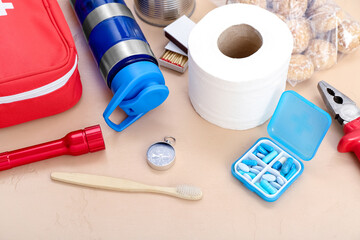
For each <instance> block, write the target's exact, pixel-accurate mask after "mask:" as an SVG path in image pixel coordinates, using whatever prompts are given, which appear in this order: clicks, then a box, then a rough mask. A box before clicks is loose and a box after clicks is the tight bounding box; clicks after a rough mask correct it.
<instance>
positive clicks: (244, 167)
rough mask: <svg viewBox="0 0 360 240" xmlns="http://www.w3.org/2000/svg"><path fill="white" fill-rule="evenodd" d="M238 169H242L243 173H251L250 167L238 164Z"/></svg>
mask: <svg viewBox="0 0 360 240" xmlns="http://www.w3.org/2000/svg"><path fill="white" fill-rule="evenodd" d="M238 167H239V168H240V170H241V171H244V172H249V167H248V165H246V164H243V163H239V164H238Z"/></svg>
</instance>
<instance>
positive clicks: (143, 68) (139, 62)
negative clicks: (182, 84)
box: [70, 0, 169, 131]
mask: <svg viewBox="0 0 360 240" xmlns="http://www.w3.org/2000/svg"><path fill="white" fill-rule="evenodd" d="M70 1H71V4H72V6H73V8H74V10H75V12H76V15H77V17H78V19H79V21H80V23H81V24H82V28H83V31H84V34H85V36H86V38H87V40H88V43H89V45H90V48H91V50H92V52H93V55H94V57H95V59H96V61H97V63H98V65H99V68H100V72H101V74H102V76H103V78H104V80H105V83H106V84H107V85H108V87H109V88H110V89H111V90H112V92H113V93H114V96H113V98H112V99H111V101H110V103H109V105H108V106H107V108H106V109H105V111H104V114H103V116H104V119H105V121H106V123H107V124H108V125H109V126H110V127H111V128H112V129H114V130H116V131H122V130H124V129H125V128H126V127H128V126H129V125H130V124H132V123H133V122H135V121H136V120H137V119H139V118H140V117H141V116H143V115H144V114H145V113H147V112H148V111H150V110H152V109H154V108H156V107H157V106H159V105H160V104H161V103H163V102H164V101H165V99H166V98H167V96H168V95H169V89H168V88H167V87H166V86H165V80H164V77H163V75H162V73H161V72H160V69H159V67H158V63H157V61H156V58H155V57H154V54H153V52H152V51H151V48H150V46H149V44H148V42H147V41H146V39H145V37H144V35H143V33H142V32H141V29H140V27H139V25H138V24H137V23H136V21H135V19H134V16H133V15H132V13H131V11H130V9H129V8H128V7H127V6H126V5H125V2H124V1H123V0H70ZM117 107H120V108H121V109H123V110H124V111H125V113H126V114H127V115H128V116H127V118H126V119H125V120H124V121H122V122H121V123H120V124H116V123H114V122H112V121H111V120H110V119H109V117H110V115H111V114H112V113H113V111H114V110H115V109H116V108H117Z"/></svg>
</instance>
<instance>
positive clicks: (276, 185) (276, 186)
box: [270, 182, 281, 190]
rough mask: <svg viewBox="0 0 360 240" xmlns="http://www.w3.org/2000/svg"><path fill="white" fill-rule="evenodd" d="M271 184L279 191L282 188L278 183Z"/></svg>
mask: <svg viewBox="0 0 360 240" xmlns="http://www.w3.org/2000/svg"><path fill="white" fill-rule="evenodd" d="M270 184H271V186H273V187H274V188H276V189H277V190H279V189H280V188H281V186H280V184H278V183H277V182H270Z"/></svg>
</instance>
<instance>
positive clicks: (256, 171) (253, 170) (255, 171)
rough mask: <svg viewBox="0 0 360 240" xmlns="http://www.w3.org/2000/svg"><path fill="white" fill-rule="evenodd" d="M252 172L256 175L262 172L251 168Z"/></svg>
mask: <svg viewBox="0 0 360 240" xmlns="http://www.w3.org/2000/svg"><path fill="white" fill-rule="evenodd" d="M250 172H252V173H255V174H256V175H258V174H259V173H260V171H259V170H256V169H255V168H250Z"/></svg>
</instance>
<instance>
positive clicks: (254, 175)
mask: <svg viewBox="0 0 360 240" xmlns="http://www.w3.org/2000/svg"><path fill="white" fill-rule="evenodd" d="M246 174H247V175H249V176H250V177H251V178H252V179H254V178H255V177H256V174H255V173H252V172H248V173H246Z"/></svg>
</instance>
